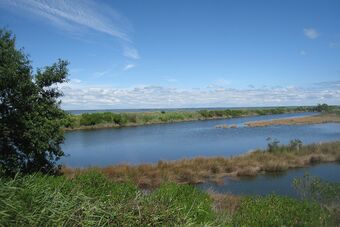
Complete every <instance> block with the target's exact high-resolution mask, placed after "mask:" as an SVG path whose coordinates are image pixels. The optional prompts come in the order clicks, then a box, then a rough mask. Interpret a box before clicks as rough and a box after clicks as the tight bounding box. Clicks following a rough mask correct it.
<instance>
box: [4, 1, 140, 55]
mask: <svg viewBox="0 0 340 227" xmlns="http://www.w3.org/2000/svg"><path fill="white" fill-rule="evenodd" d="M0 6H4V7H5V8H8V9H12V10H14V11H18V10H21V11H25V12H30V13H31V14H33V15H35V16H37V17H41V18H44V19H46V20H47V21H49V22H51V23H52V24H53V25H55V26H57V27H58V28H60V29H63V30H66V31H68V32H74V33H81V32H82V29H90V30H92V31H96V32H100V33H104V34H106V35H109V36H111V37H112V38H116V39H118V40H120V41H121V42H122V45H123V52H124V56H126V57H128V58H132V59H138V57H139V55H138V51H137V49H135V48H134V47H133V43H132V40H131V38H130V36H129V30H130V28H131V25H130V23H129V22H128V20H127V19H126V18H124V17H123V16H122V15H121V14H119V13H118V12H117V11H116V10H114V9H113V8H111V7H109V6H108V5H104V4H103V3H102V2H100V1H92V0H76V1H63V0H1V1H0ZM125 49H128V50H129V51H130V52H134V53H137V56H138V57H137V58H136V54H135V55H126V54H125Z"/></svg>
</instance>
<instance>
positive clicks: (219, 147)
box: [61, 113, 340, 167]
mask: <svg viewBox="0 0 340 227" xmlns="http://www.w3.org/2000/svg"><path fill="white" fill-rule="evenodd" d="M313 114H314V113H295V114H279V115H267V116H254V117H244V118H234V119H220V120H207V121H192V122H181V123H171V124H158V125H148V126H139V127H125V128H112V129H99V130H83V131H73V132H66V133H65V143H64V144H63V145H62V149H63V150H64V152H65V153H66V154H68V155H69V156H67V157H65V158H63V159H62V160H61V163H63V164H65V165H67V166H71V167H87V166H107V165H112V164H118V163H130V164H140V163H154V162H157V161H159V160H176V159H182V158H192V157H196V156H225V157H228V156H235V155H239V154H242V153H245V152H247V151H250V150H253V149H256V148H265V147H266V145H267V141H266V138H267V137H271V138H276V139H278V140H279V141H281V142H282V143H288V142H289V141H290V140H292V139H300V140H302V141H303V142H304V143H313V142H321V141H332V140H339V139H340V124H333V123H329V124H315V125H299V126H270V127H263V128H248V127H244V125H243V124H244V123H245V122H248V121H254V120H270V119H277V118H288V117H299V116H307V115H313ZM220 124H227V125H231V124H236V125H237V126H238V128H228V129H221V128H215V126H216V125H220Z"/></svg>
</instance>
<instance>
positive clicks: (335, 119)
mask: <svg viewBox="0 0 340 227" xmlns="http://www.w3.org/2000/svg"><path fill="white" fill-rule="evenodd" d="M325 123H340V115H338V114H335V113H329V114H319V115H315V116H304V117H294V118H286V119H274V120H267V121H249V122H246V123H244V124H245V125H246V126H247V127H250V128H254V127H268V126H279V125H307V124H325Z"/></svg>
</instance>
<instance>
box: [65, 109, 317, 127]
mask: <svg viewBox="0 0 340 227" xmlns="http://www.w3.org/2000/svg"><path fill="white" fill-rule="evenodd" d="M306 111H317V109H316V108H315V107H290V108H288V107H287V108H285V107H278V108H258V109H232V110H231V109H225V110H199V111H191V112H187V111H183V112H181V111H178V112H165V111H160V112H137V113H111V112H104V113H91V114H88V113H84V114H81V115H71V114H70V115H68V117H67V119H65V120H64V125H65V130H80V129H97V128H115V127H126V126H139V125H148V124H162V123H171V122H183V121H196V120H211V119H224V118H234V117H245V116H255V115H269V114H283V113H295V112H306Z"/></svg>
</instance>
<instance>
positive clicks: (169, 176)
mask: <svg viewBox="0 0 340 227" xmlns="http://www.w3.org/2000/svg"><path fill="white" fill-rule="evenodd" d="M334 161H340V142H328V143H322V144H310V145H302V143H301V142H300V141H299V140H294V141H292V142H291V143H290V144H289V145H285V146H284V145H280V144H278V142H277V141H275V140H274V141H272V142H270V143H269V144H268V148H267V149H265V150H256V151H253V152H251V153H247V154H245V155H241V156H238V157H231V158H224V157H215V158H207V157H198V158H193V159H184V160H178V161H168V162H166V161H159V162H158V163H157V164H143V165H137V166H134V165H128V164H120V165H114V166H108V167H103V168H95V167H94V168H90V169H72V168H66V167H65V168H63V172H64V174H65V175H66V176H69V177H71V178H72V177H74V176H77V175H79V174H82V173H84V172H87V171H93V170H96V171H99V172H102V173H103V174H104V175H106V176H107V177H108V178H109V179H110V180H112V181H113V182H117V183H121V182H133V183H134V184H136V185H138V187H140V188H155V187H158V186H159V185H161V184H162V183H164V182H175V183H181V184H196V183H200V182H204V181H208V180H212V181H216V182H219V181H222V180H223V177H225V176H235V177H237V176H255V175H257V174H261V173H265V172H277V171H284V170H287V169H289V168H297V167H305V166H309V165H312V164H315V163H318V162H334Z"/></svg>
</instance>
